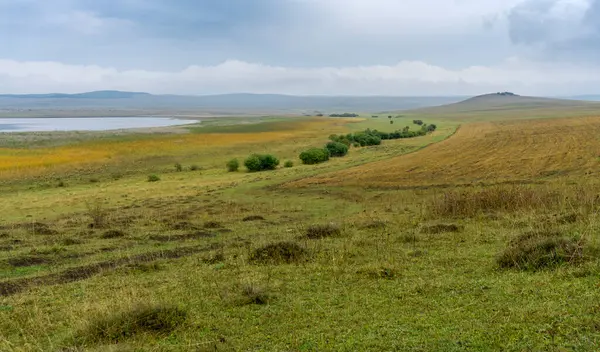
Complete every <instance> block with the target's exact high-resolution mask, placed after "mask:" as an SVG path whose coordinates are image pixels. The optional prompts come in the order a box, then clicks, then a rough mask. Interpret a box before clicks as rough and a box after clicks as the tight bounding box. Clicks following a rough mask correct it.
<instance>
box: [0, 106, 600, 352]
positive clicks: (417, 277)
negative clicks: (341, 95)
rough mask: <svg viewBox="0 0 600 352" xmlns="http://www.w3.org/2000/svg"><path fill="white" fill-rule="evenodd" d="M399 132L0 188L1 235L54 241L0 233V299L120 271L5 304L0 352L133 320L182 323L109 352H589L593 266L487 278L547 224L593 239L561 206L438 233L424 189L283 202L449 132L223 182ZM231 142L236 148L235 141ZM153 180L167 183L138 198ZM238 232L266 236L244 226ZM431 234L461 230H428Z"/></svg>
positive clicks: (53, 343) (241, 150) (54, 345)
mask: <svg viewBox="0 0 600 352" xmlns="http://www.w3.org/2000/svg"><path fill="white" fill-rule="evenodd" d="M410 120H411V118H409V117H407V118H406V119H397V120H395V123H394V125H390V124H389V122H388V121H387V118H385V119H384V118H380V119H368V120H364V121H362V122H359V123H354V124H349V125H348V124H342V125H337V124H335V125H322V124H311V125H301V126H302V128H301V129H303V130H306V131H307V132H306V133H305V134H304V137H302V138H297V139H290V137H288V135H286V134H285V133H284V134H281V135H278V136H277V138H278V139H275V140H274V141H270V142H267V145H265V142H264V141H263V142H260V141H256V142H252V143H250V144H244V143H242V144H236V143H233V145H231V146H225V145H217V146H214V147H210V146H208V147H204V148H201V151H200V152H199V153H197V154H193V153H191V152H190V151H189V150H188V149H186V148H184V147H181V148H178V149H175V151H174V152H165V151H162V150H160V149H154V150H153V151H152V154H154V155H155V158H149V159H146V160H147V163H146V164H144V165H142V166H139V168H133V169H132V171H131V173H130V174H127V175H125V177H123V178H121V179H119V180H112V179H110V178H109V176H110V175H111V172H112V170H111V168H110V167H103V168H93V169H92V171H93V172H95V173H96V174H98V175H99V176H98V178H99V179H100V182H98V183H89V182H85V181H84V180H85V179H87V178H88V177H89V175H88V174H85V175H84V176H83V177H82V179H79V178H78V175H77V173H72V172H70V171H69V172H67V173H66V174H64V175H63V174H61V176H62V177H63V178H64V179H65V180H66V182H67V185H68V187H66V188H56V187H49V188H45V189H40V188H39V187H37V186H35V185H33V187H32V189H31V190H27V187H25V186H23V185H22V184H21V183H16V184H15V185H14V186H11V187H4V188H2V189H1V190H0V191H1V192H2V202H1V203H0V205H1V209H0V211H1V212H2V214H3V215H4V222H5V223H7V224H14V223H22V222H26V223H30V222H32V221H42V222H45V223H48V224H50V227H51V228H52V229H54V230H57V231H58V234H54V235H52V234H48V235H42V234H35V233H32V232H31V231H30V230H28V229H27V228H23V227H17V226H15V225H9V226H5V227H4V228H3V229H2V230H0V233H1V234H4V235H1V238H0V248H2V249H1V250H0V268H1V271H0V277H1V279H0V280H2V281H0V282H21V283H22V282H23V281H17V280H23V279H27V278H32V277H38V278H39V277H42V278H44V277H46V276H48V275H52V274H53V273H60V272H62V271H64V270H66V269H68V268H81V267H83V266H84V265H87V264H92V263H98V262H107V261H112V263H113V264H114V265H112V266H109V267H106V268H104V269H103V270H102V271H101V272H100V273H94V274H92V275H90V277H87V278H85V279H81V280H80V281H74V282H70V283H67V282H65V283H63V284H59V285H49V286H48V285H45V284H43V282H44V281H43V280H42V281H39V282H38V283H39V284H38V285H32V286H31V287H28V288H24V291H23V292H21V293H18V294H15V295H10V296H4V297H0V331H2V333H3V334H2V338H0V350H3V351H4V350H7V351H12V350H15V351H17V350H18V351H28V350H58V349H60V348H61V347H63V346H68V345H71V344H72V343H71V342H70V341H71V336H72V335H73V334H76V333H77V332H78V331H80V330H81V329H83V328H84V327H85V326H87V324H89V323H90V322H94V321H96V320H99V319H101V318H103V317H106V316H111V315H113V314H114V313H115V312H119V311H127V310H129V309H130V308H131V307H134V306H136V305H138V304H140V303H144V304H175V305H179V306H181V307H182V308H184V309H185V310H186V311H188V313H189V317H188V319H187V321H186V322H185V323H184V324H183V325H182V326H180V327H179V328H178V329H176V330H175V331H173V332H170V333H167V334H165V335H155V334H141V335H135V336H132V337H131V338H128V339H125V340H124V341H121V342H120V343H119V344H118V345H116V346H112V348H113V349H112V350H134V349H138V350H139V349H141V350H148V349H152V350H158V351H189V350H200V351H202V350H319V351H322V350H348V351H354V350H393V349H399V350H414V351H436V350H443V351H463V350H513V351H522V350H590V351H592V350H595V349H596V346H597V344H598V342H599V340H600V332H599V331H598V326H599V324H600V321H599V320H598V319H599V318H598V317H597V314H598V303H597V302H598V299H599V298H600V294H599V293H598V290H597V274H598V273H599V272H600V267H599V265H598V261H589V262H587V263H585V264H582V265H580V266H564V267H562V268H560V269H558V270H555V271H552V270H546V271H541V272H536V273H531V272H520V271H515V270H499V269H498V268H497V266H496V264H495V257H496V255H497V254H498V253H499V252H500V251H502V250H503V249H504V248H505V246H506V243H507V242H508V241H509V240H510V239H512V238H514V236H516V235H518V234H521V233H523V232H527V231H530V230H533V229H537V228H539V227H541V226H542V225H543V227H551V228H553V229H557V230H559V231H562V232H564V233H584V234H590V235H593V234H595V233H597V228H598V224H599V222H598V218H597V215H595V212H589V211H587V212H586V211H585V210H584V209H579V208H575V207H572V206H569V207H567V206H566V205H563V206H561V207H557V208H547V209H533V210H528V211H520V212H518V213H514V212H510V211H499V212H497V213H494V214H492V215H493V216H488V217H478V218H473V219H470V218H461V219H451V218H450V219H449V218H443V217H440V216H435V215H432V214H431V213H430V212H429V210H428V209H429V204H430V201H431V199H432V197H435V196H436V194H435V193H436V192H435V191H433V190H393V191H380V190H367V189H365V188H364V187H360V188H343V187H320V186H319V185H316V186H314V187H312V188H303V189H294V188H280V187H277V185H279V184H281V183H285V182H288V181H291V180H296V179H304V178H307V177H309V176H311V175H316V174H322V173H327V172H332V171H336V170H342V169H348V168H349V167H352V166H355V165H360V164H364V163H367V162H369V161H376V160H388V159H390V158H392V157H393V156H395V155H398V154H402V153H407V152H411V151H415V150H417V149H419V148H421V147H423V146H425V145H427V144H428V143H431V142H433V141H439V140H441V139H443V138H445V137H446V136H447V135H449V134H451V133H452V131H453V130H454V128H456V126H457V123H456V122H452V123H450V124H449V123H447V122H446V123H444V121H443V119H442V120H427V119H426V122H429V123H438V125H439V126H440V130H439V132H438V133H437V134H435V135H431V136H428V137H425V138H417V139H413V140H399V141H389V142H385V143H384V144H383V145H382V146H379V147H373V148H361V149H353V150H352V151H351V153H350V155H349V156H348V157H346V158H342V159H336V160H332V161H331V162H329V163H327V164H323V165H319V166H296V167H294V168H292V169H280V170H277V171H273V172H268V173H259V174H246V173H226V172H225V171H224V170H223V168H222V167H221V165H222V164H223V163H222V161H224V160H227V159H228V158H231V157H234V156H241V155H243V154H248V153H249V152H251V151H263V150H264V151H269V150H274V151H275V152H276V154H278V155H280V156H282V157H284V158H288V157H289V158H292V156H294V155H296V153H297V152H298V150H300V149H302V148H305V147H307V146H311V145H319V144H320V143H322V142H323V137H325V136H327V135H328V134H330V133H331V130H332V129H335V130H337V131H343V130H346V131H350V130H359V129H363V128H366V127H371V128H378V129H382V130H383V129H386V128H387V129H389V128H401V127H403V126H404V125H405V124H408V123H410ZM276 123H277V122H276ZM263 127H264V129H265V130H267V131H266V132H262V131H258V130H262V129H263V128H262V127H261V128H257V127H256V126H253V127H252V128H251V129H252V130H253V131H254V133H252V134H251V135H259V136H262V134H261V133H272V130H273V128H272V127H273V126H272V125H269V126H263ZM257 129H258V130H257ZM226 130H227V132H229V133H232V132H234V133H233V134H232V135H233V136H236V137H239V132H240V131H239V130H236V131H231V129H230V128H227V129H226ZM338 133H339V132H338ZM207 136H210V134H209V135H207ZM263 137H264V136H263ZM152 138H154V137H152ZM451 140H452V139H450V140H449V141H451ZM435 146H436V145H434V146H432V147H430V148H433V147H435ZM211 148H212V149H211ZM428 149H429V148H427V149H425V150H423V151H422V152H426V151H427V150H428ZM419 153H421V152H417V153H415V154H413V155H414V156H415V157H417V156H418V155H419ZM163 154H164V155H163ZM165 155H166V159H167V160H165V159H164V158H165ZM174 156H175V157H176V158H175V159H172V158H173V157H174ZM136 158H137V156H135V155H134V156H132V159H126V160H130V161H132V160H136ZM177 159H183V161H184V164H185V165H186V166H187V165H189V163H191V162H196V161H198V160H202V161H203V163H202V165H203V166H206V170H203V171H201V172H190V171H186V172H181V173H177V172H174V171H173V169H172V165H171V163H172V161H173V160H177ZM213 159H215V160H213ZM204 161H205V162H204ZM421 161H422V160H421ZM418 162H419V160H418V158H417V160H416V161H415V163H418ZM116 165H121V164H116ZM150 171H152V172H157V173H159V174H160V175H161V177H162V180H161V181H160V182H157V183H148V182H145V177H146V175H147V173H148V172H150ZM69 175H70V176H69ZM356 175H357V174H356V173H355V174H349V175H347V177H348V178H352V177H355V176H356ZM373 178H375V179H376V178H377V176H376V175H374V176H373ZM581 180H582V182H583V180H584V178H581ZM31 182H32V181H27V182H25V184H24V185H27V184H31ZM586 182H588V181H586ZM363 186H364V185H363ZM549 187H555V188H556V189H561V187H566V185H565V186H562V185H560V184H556V185H551V186H549ZM15 189H19V190H20V191H19V192H16V191H15ZM86 201H88V202H94V201H99V202H101V204H102V208H104V209H106V210H107V213H106V220H107V223H108V228H113V229H119V230H122V231H124V232H125V234H124V236H123V237H120V238H113V239H103V238H102V235H103V233H104V232H105V231H106V230H105V229H89V228H88V226H87V225H88V224H89V222H90V221H91V220H90V217H89V214H88V213H89V211H87V210H86V208H85V202H86ZM565 204H567V203H565ZM568 204H570V203H568ZM572 212H577V214H580V213H581V214H580V217H579V218H578V219H579V220H577V221H575V222H569V223H554V222H552V221H549V220H548V216H549V215H551V214H569V213H572ZM250 215H261V216H263V217H264V218H265V220H264V221H257V222H245V221H243V219H244V218H246V217H247V216H250ZM209 221H216V222H219V223H220V224H221V225H222V226H223V227H225V228H226V229H228V230H229V231H221V230H218V229H204V230H202V231H205V232H209V233H214V234H216V237H214V238H190V239H187V240H184V238H183V237H181V236H184V235H189V234H190V233H197V231H193V230H190V229H183V230H178V229H176V228H179V227H180V226H177V225H178V224H179V225H181V223H182V222H187V223H189V224H191V225H194V226H197V227H203V225H204V224H206V223H207V222H209ZM327 222H335V223H337V224H340V226H341V227H342V230H343V231H342V235H341V236H340V237H338V238H326V239H322V240H308V239H301V237H302V236H303V234H304V233H305V229H306V227H307V226H309V225H311V224H314V223H327ZM439 222H445V223H454V224H456V225H459V226H460V227H462V230H460V231H459V232H455V233H453V232H442V233H437V234H428V233H425V232H424V231H423V229H424V228H426V227H427V226H428V225H430V224H437V223H439ZM169 236H170V239H171V241H165V237H166V238H169ZM15 240H18V241H21V242H16V241H15ZM281 240H289V241H294V242H298V243H299V244H300V245H301V246H302V247H304V248H305V249H306V250H308V251H309V252H310V253H311V256H310V258H309V259H308V260H307V261H306V262H303V263H298V264H279V265H256V264H252V263H251V262H249V258H250V256H251V253H252V251H253V250H254V249H256V248H259V247H261V246H263V245H265V244H268V243H274V242H277V241H281ZM591 241H592V242H594V241H596V240H595V238H592V239H591ZM195 246H199V248H198V250H199V251H200V252H198V253H195V254H192V255H189V256H182V257H181V258H178V259H175V258H171V259H168V258H164V259H160V258H155V259H152V261H151V262H149V263H147V262H140V261H139V260H137V259H135V258H137V257H136V255H137V254H140V253H150V252H151V253H154V252H157V251H163V252H164V253H169V252H168V251H170V250H173V249H174V248H189V247H195ZM210 246H222V248H217V247H210ZM76 255H78V257H77V256H76ZM221 255H222V257H221ZM28 257H29V258H31V257H34V258H37V260H38V262H39V261H40V258H41V260H46V261H47V262H46V263H38V264H35V265H29V266H24V267H15V266H12V265H10V264H9V262H8V260H9V259H10V258H21V259H22V258H25V259H26V258H28ZM121 258H130V259H129V261H130V262H123V261H122V260H121ZM212 259H214V260H212ZM136 260H137V261H136ZM48 261H51V262H48ZM152 263H156V264H157V265H151V264H152ZM81 275H83V274H81ZM86 275H87V274H86ZM83 276H84V275H83ZM247 286H252V287H255V288H259V289H260V290H263V291H264V292H265V293H266V294H268V295H270V296H271V299H270V302H269V304H267V305H255V304H242V303H241V302H242V300H243V299H244V294H243V292H244V287H247ZM108 345H109V343H107V342H100V343H94V344H88V345H87V349H88V350H98V351H104V350H111V349H110V347H109V346H108Z"/></svg>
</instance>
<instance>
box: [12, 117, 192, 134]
mask: <svg viewBox="0 0 600 352" xmlns="http://www.w3.org/2000/svg"><path fill="white" fill-rule="evenodd" d="M196 122H198V121H197V120H179V119H174V118H170V117H65V118H62V117H61V118H7V119H5V118H0V132H44V131H108V130H120V129H128V128H148V127H167V126H176V125H186V124H191V123H196Z"/></svg>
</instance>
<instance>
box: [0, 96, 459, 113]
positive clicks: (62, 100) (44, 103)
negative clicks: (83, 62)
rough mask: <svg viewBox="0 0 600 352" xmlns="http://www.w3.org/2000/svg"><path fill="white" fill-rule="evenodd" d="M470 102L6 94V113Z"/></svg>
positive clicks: (2, 100)
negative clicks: (31, 110) (67, 110)
mask: <svg viewBox="0 0 600 352" xmlns="http://www.w3.org/2000/svg"><path fill="white" fill-rule="evenodd" d="M463 99H465V97H393V96H292V95H281V94H243V93H242V94H221V95H204V96H185V95H152V94H148V93H141V92H121V91H96V92H87V93H79V94H63V93H52V94H2V95H0V109H114V110H119V109H141V110H163V111H182V110H184V111H205V112H209V113H214V114H219V113H227V114H236V113H245V114H253V113H259V114H260V113H283V112H287V113H314V112H323V113H330V112H366V111H383V110H398V109H415V108H419V107H426V106H436V105H443V104H449V103H454V102H458V101H460V100H463Z"/></svg>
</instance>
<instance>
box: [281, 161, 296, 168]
mask: <svg viewBox="0 0 600 352" xmlns="http://www.w3.org/2000/svg"><path fill="white" fill-rule="evenodd" d="M283 167H286V168H290V167H294V162H293V161H291V160H288V161H286V162H285V164H283Z"/></svg>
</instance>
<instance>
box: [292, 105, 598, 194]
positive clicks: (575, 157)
mask: <svg viewBox="0 0 600 352" xmlns="http://www.w3.org/2000/svg"><path fill="white" fill-rule="evenodd" d="M598 135H600V117H587V118H567V119H539V120H527V121H501V122H482V123H472V124H467V125H464V126H463V127H461V128H460V129H459V130H458V131H457V132H456V134H455V135H454V136H452V137H450V138H449V139H446V140H445V141H442V142H439V143H437V144H433V145H430V146H429V147H427V148H424V149H422V150H420V151H418V152H415V153H412V154H406V155H401V156H398V157H394V158H391V159H387V160H383V161H378V162H373V163H369V164H364V165H361V166H357V167H353V168H350V169H346V170H342V171H338V172H333V173H328V174H323V175H318V176H314V177H310V178H307V179H302V180H298V181H295V182H291V183H288V184H287V185H286V187H306V186H327V187H330V186H353V187H361V188H412V187H423V186H425V187H427V186H446V185H460V184H472V183H480V182H483V183H496V182H510V181H518V182H523V181H525V182H529V181H535V180H539V179H543V178H545V177H555V176H565V175H588V176H589V175H592V176H591V177H596V176H597V175H598V174H599V171H598V170H599V168H598V167H599V166H600V162H599V161H598V151H599V150H600V139H598V137H597V136H598Z"/></svg>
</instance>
